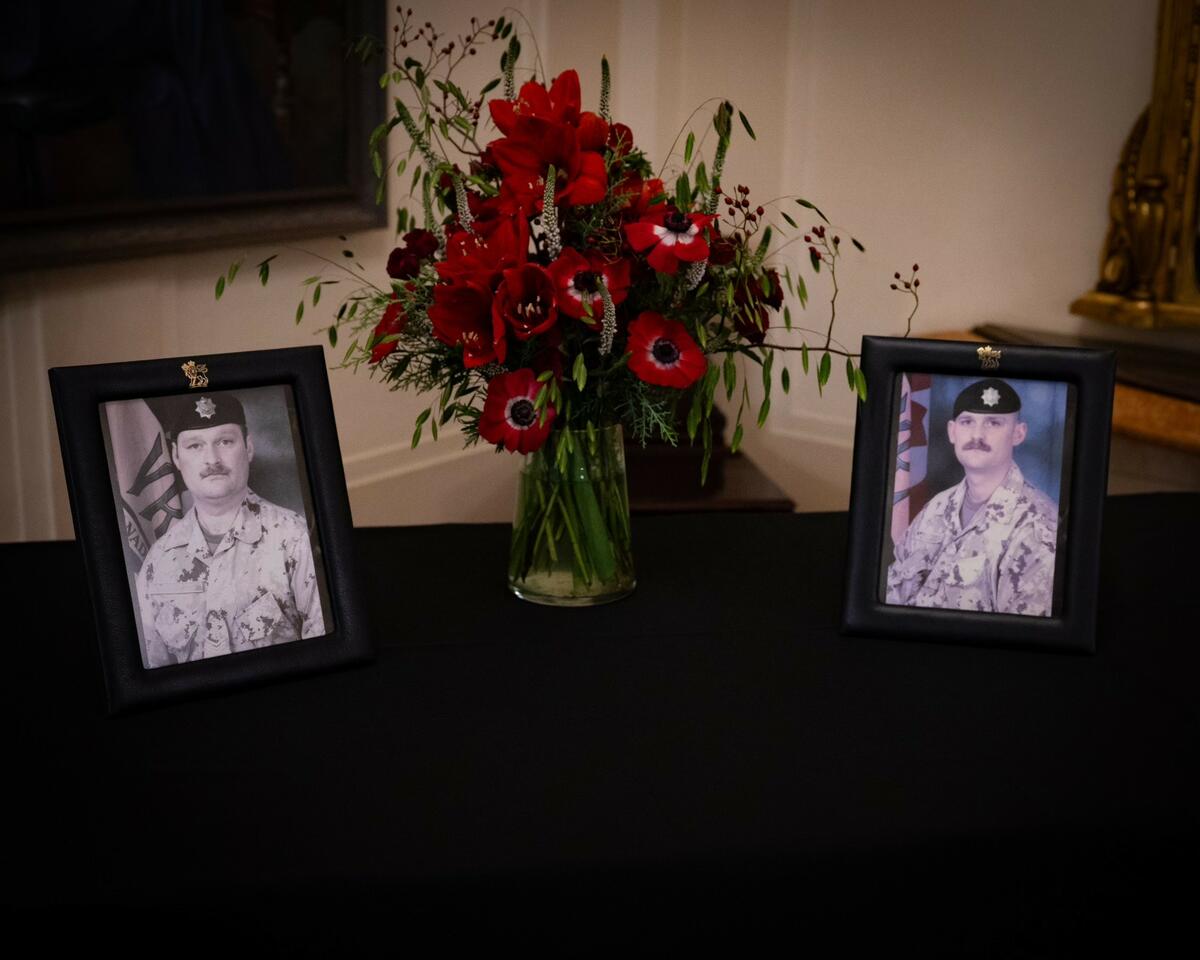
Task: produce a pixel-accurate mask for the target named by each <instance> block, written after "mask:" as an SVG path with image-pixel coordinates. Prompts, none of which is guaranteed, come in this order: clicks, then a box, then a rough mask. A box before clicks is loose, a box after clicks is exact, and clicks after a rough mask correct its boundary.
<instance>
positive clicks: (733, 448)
mask: <svg viewBox="0 0 1200 960" xmlns="http://www.w3.org/2000/svg"><path fill="white" fill-rule="evenodd" d="M742 434H743V431H742V422H741V421H740V420H739V421H738V425H737V426H736V427H734V428H733V440H732V442H731V443H730V444H729V452H730V453H737V452H738V447H740V446H741V445H742Z"/></svg>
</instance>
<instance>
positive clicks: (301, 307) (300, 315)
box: [296, 300, 304, 323]
mask: <svg viewBox="0 0 1200 960" xmlns="http://www.w3.org/2000/svg"><path fill="white" fill-rule="evenodd" d="M303 319H304V301H303V300H301V301H300V303H299V305H298V306H297V307H296V323H299V322H300V321H301V320H303Z"/></svg>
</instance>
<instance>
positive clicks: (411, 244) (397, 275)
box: [387, 230, 438, 280]
mask: <svg viewBox="0 0 1200 960" xmlns="http://www.w3.org/2000/svg"><path fill="white" fill-rule="evenodd" d="M437 248H438V242H437V237H435V236H434V235H433V234H432V233H430V232H429V231H428V230H410V231H409V232H408V233H406V234H405V235H404V246H403V247H397V248H396V249H395V250H393V251H392V252H391V255H390V256H389V257H388V262H387V273H388V276H389V277H391V278H392V279H394V280H404V279H407V278H408V277H415V276H416V275H417V273H418V271H419V270H420V269H421V264H422V263H423V262H424V261H426V260H429V259H431V258H432V257H433V255H434V254H435V253H437Z"/></svg>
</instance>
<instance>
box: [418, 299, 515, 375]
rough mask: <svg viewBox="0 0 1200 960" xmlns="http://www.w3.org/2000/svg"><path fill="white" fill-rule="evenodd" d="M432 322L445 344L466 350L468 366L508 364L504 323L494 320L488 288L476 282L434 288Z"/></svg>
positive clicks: (435, 331)
mask: <svg viewBox="0 0 1200 960" xmlns="http://www.w3.org/2000/svg"><path fill="white" fill-rule="evenodd" d="M429 320H430V323H432V325H433V335H434V336H435V337H437V338H438V339H439V340H441V341H442V343H445V344H448V345H449V346H451V347H462V350H463V364H464V365H466V366H468V367H482V366H483V365H484V364H485V363H493V362H496V363H503V362H504V357H505V355H506V354H507V353H508V341H507V340H505V339H504V321H503V320H497V319H496V318H494V317H493V315H492V291H491V290H489V289H488V288H487V287H484V286H481V285H480V284H478V283H474V282H472V281H466V282H463V283H451V284H446V285H444V286H437V287H434V289H433V306H431V307H430V308H429Z"/></svg>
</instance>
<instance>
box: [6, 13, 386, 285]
mask: <svg viewBox="0 0 1200 960" xmlns="http://www.w3.org/2000/svg"><path fill="white" fill-rule="evenodd" d="M214 6H216V7H219V6H220V5H214ZM264 9H266V10H274V11H276V12H277V13H278V14H279V15H280V18H279V19H280V22H282V23H286V21H287V17H288V15H289V14H290V13H294V11H289V9H288V7H287V5H286V4H282V5H276V4H268V5H267V6H266V8H264ZM155 10H156V11H157V12H158V13H159V14H160V19H163V20H166V21H168V22H169V24H170V30H171V33H170V37H171V38H172V40H173V42H175V43H177V44H178V45H179V46H180V47H181V49H183V50H185V51H189V52H190V51H192V50H193V49H202V48H203V46H204V45H203V43H202V40H203V38H204V37H205V36H207V34H206V33H205V29H204V25H203V24H202V23H201V22H199V20H198V19H197V18H193V17H189V16H188V11H186V10H184V11H180V12H179V16H177V17H175V16H173V15H172V14H171V12H170V9H169V8H163V9H162V10H159V8H155ZM125 12H127V13H128V11H125ZM206 12H207V13H209V14H210V15H211V16H219V15H220V13H219V11H208V10H207V8H206ZM18 13H19V11H13V14H12V15H13V16H16V15H17V14H18ZM341 13H342V25H343V29H344V36H345V38H346V40H348V41H354V40H357V39H358V38H360V37H364V36H370V37H374V38H377V39H378V40H380V41H383V40H385V39H386V34H387V5H386V4H385V3H383V2H381V0H346V2H345V3H344V5H343V9H342V10H341ZM193 21H195V22H193ZM0 22H5V21H0ZM5 25H6V28H7V27H10V26H12V24H8V23H7V22H5ZM210 28H211V25H210ZM12 32H13V34H14V36H19V35H20V34H19V31H17V30H16V29H15V28H14V29H13V30H12ZM193 32H194V33H195V35H194V36H193ZM209 32H211V29H210V30H209ZM35 35H41V34H37V32H36V31H35ZM44 35H45V36H50V35H51V33H50V31H49V29H48V28H47V29H46V31H44ZM83 39H84V40H87V42H88V43H90V44H91V46H92V47H101V48H103V47H104V46H105V43H104V41H103V40H102V39H95V38H93V39H87V38H83ZM14 42H16V41H15V40H14ZM53 43H55V44H56V45H59V41H58V40H54V41H53ZM23 52H24V53H27V54H29V56H31V57H32V56H33V54H34V51H23ZM59 52H60V53H61V50H60V51H59ZM166 59H169V58H166V55H165V53H164V52H163V51H161V50H157V49H155V48H154V46H153V45H149V46H148V47H147V49H146V51H145V55H144V58H143V59H142V60H137V59H134V60H131V61H130V62H128V63H126V64H124V65H123V66H122V67H121V69H120V70H119V71H118V70H116V69H115V68H114V73H113V76H112V77H111V78H109V77H108V76H104V77H91V78H90V81H89V84H85V86H86V87H87V88H88V89H87V90H86V91H84V92H83V93H82V94H81V93H80V85H79V84H78V83H75V84H74V85H71V86H69V87H68V88H67V89H66V92H65V93H64V92H63V91H61V90H59V89H58V86H57V85H56V82H51V81H47V80H46V78H45V77H44V76H41V75H39V76H41V79H40V81H38V82H40V83H41V84H42V86H39V85H38V82H35V81H34V80H20V79H18V81H15V82H14V84H10V86H11V87H12V89H7V88H6V89H5V90H4V91H3V94H4V96H3V97H0V99H3V100H4V105H5V107H6V111H5V113H4V121H3V122H2V123H0V138H3V139H5V140H6V142H11V144H12V145H13V155H14V156H15V157H20V158H29V157H34V156H36V155H37V139H36V138H37V137H38V136H40V135H44V134H46V133H48V132H50V133H57V132H60V131H59V128H60V126H61V125H63V124H70V123H72V122H82V120H81V119H80V118H86V117H92V116H94V115H96V114H97V113H98V112H101V104H103V105H104V106H103V109H104V110H106V111H109V112H113V113H115V114H116V115H117V116H118V117H120V116H122V114H120V111H119V110H118V109H117V108H116V107H113V106H112V104H111V103H109V101H108V100H105V99H104V97H103V96H101V92H102V91H103V90H105V89H107V88H108V86H112V87H113V88H114V89H123V87H122V84H125V83H127V77H128V76H130V75H139V71H140V72H148V71H153V70H155V69H159V68H160V67H161V65H162V63H163V62H164V61H165V60H166ZM281 59H282V58H281ZM106 62H107V61H106ZM339 66H340V76H335V77H331V78H330V80H329V84H330V87H331V88H337V87H339V86H340V89H341V96H340V98H339V108H340V112H339V115H338V120H339V121H340V128H339V130H338V132H339V135H340V143H341V150H342V155H343V159H344V172H343V175H342V176H341V177H340V178H339V179H338V181H337V182H332V181H331V182H327V183H323V184H322V185H320V186H318V185H315V184H314V185H294V186H279V187H270V188H263V189H256V190H249V189H244V190H239V191H237V192H228V191H222V190H217V189H211V190H210V189H207V188H206V189H204V190H197V191H191V192H188V193H186V194H181V195H178V196H176V195H172V196H170V197H166V198H164V197H156V196H148V197H143V198H141V199H138V200H134V199H127V200H122V201H115V200H114V201H104V202H101V201H92V200H87V201H80V202H75V203H71V204H67V205H65V206H62V207H56V206H50V207H45V208H43V207H41V206H38V205H36V204H34V205H32V206H29V207H28V208H24V207H22V206H17V207H15V208H6V209H0V271H15V270H25V269H33V268H40V267H57V266H63V265H67V266H71V265H75V264H79V263H94V262H102V261H109V260H117V259H128V258H130V257H144V256H155V255H159V254H164V253H176V252H193V251H199V250H209V249H214V248H220V247H228V246H238V245H247V244H262V243H280V242H286V241H292V240H296V239H299V238H303V237H318V236H333V235H337V234H348V233H353V232H356V231H361V230H373V229H379V228H381V227H383V226H385V225H386V223H387V209H386V207H385V206H384V205H382V204H380V203H379V202H378V199H377V188H378V178H377V177H376V176H375V173H374V170H373V167H372V160H371V156H370V152H369V149H368V140H369V138H370V134H371V131H372V130H374V129H375V127H377V126H378V125H379V124H380V123H382V122H383V121H384V119H386V112H387V104H388V100H387V97H386V93H385V91H384V90H382V89H381V88H380V85H379V70H378V69H375V67H374V61H372V65H370V66H368V65H364V63H363V62H362V61H361V60H360V59H359V58H358V57H357V56H349V57H346V58H343V59H342V60H341V62H340V64H339ZM280 69H282V67H281V68H280ZM43 73H44V71H43ZM47 84H48V86H47ZM279 84H280V85H281V86H280V89H282V90H287V89H288V87H287V84H286V82H285V81H284V79H283V78H282V77H281V78H279ZM27 87H28V89H26V88H27ZM42 87H46V88H45V89H42ZM89 98H91V99H95V100H97V103H90V102H89ZM289 102H290V101H289ZM293 106H296V105H295V104H293ZM264 109H265V108H264ZM125 122H126V124H127V125H134V124H133V121H132V119H129V118H126V120H125ZM211 135H212V136H220V135H222V131H221V130H219V129H218V130H215V131H212V133H211ZM88 153H89V156H88V164H87V165H89V166H94V165H97V164H103V165H107V166H109V167H111V166H114V165H116V166H122V165H123V164H125V163H127V162H128V161H127V160H126V159H125V154H124V152H123V148H121V147H120V146H119V145H115V146H110V148H108V149H106V148H105V146H104V145H103V144H92V145H90V146H89V148H88ZM261 154H262V150H261V149H258V148H256V149H253V150H248V151H247V152H246V154H244V155H242V158H241V166H243V167H246V168H253V166H254V164H255V163H257V162H260V161H262V156H261ZM30 162H31V161H28V160H27V159H26V160H23V161H22V162H20V163H18V164H17V166H16V167H15V168H14V169H13V170H12V171H9V172H10V174H11V175H12V177H13V179H14V180H23V179H27V178H29V177H34V178H35V179H36V177H35V175H34V174H32V173H30V172H29V171H28V170H25V169H24V166H25V165H26V164H27V163H30ZM122 168H123V167H122ZM230 169H234V167H232V166H231V168H230ZM130 176H133V174H130Z"/></svg>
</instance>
